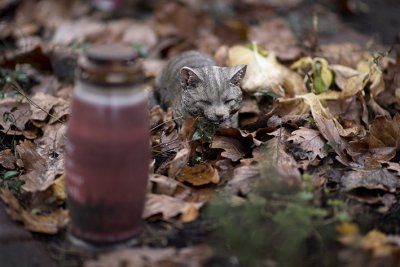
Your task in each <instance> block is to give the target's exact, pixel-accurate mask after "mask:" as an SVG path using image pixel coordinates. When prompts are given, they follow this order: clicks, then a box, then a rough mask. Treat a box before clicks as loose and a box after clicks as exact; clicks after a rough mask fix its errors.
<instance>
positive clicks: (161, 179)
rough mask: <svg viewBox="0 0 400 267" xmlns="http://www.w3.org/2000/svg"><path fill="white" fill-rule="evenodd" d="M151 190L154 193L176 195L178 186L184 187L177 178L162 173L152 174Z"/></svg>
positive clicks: (150, 179)
mask: <svg viewBox="0 0 400 267" xmlns="http://www.w3.org/2000/svg"><path fill="white" fill-rule="evenodd" d="M149 181H150V182H151V190H150V191H151V192H152V193H154V194H163V195H168V196H172V195H174V193H175V191H176V189H177V187H178V186H181V187H184V186H183V185H182V184H181V183H179V182H177V181H176V180H175V179H172V178H169V177H167V176H164V175H160V174H150V178H149Z"/></svg>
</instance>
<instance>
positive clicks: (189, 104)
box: [154, 51, 246, 127]
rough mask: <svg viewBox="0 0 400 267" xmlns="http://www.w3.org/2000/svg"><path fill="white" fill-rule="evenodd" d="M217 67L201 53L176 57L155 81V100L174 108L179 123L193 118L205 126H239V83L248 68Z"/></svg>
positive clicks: (243, 66)
mask: <svg viewBox="0 0 400 267" xmlns="http://www.w3.org/2000/svg"><path fill="white" fill-rule="evenodd" d="M215 65H216V63H215V61H214V60H213V59H212V58H211V57H210V56H208V55H207V54H204V53H201V52H197V51H188V52H184V53H182V54H179V55H177V56H176V57H174V58H172V59H171V60H170V61H169V62H168V64H167V65H166V67H165V68H164V69H163V70H162V72H161V74H160V75H159V76H158V77H157V78H156V84H155V89H154V97H155V99H156V100H157V101H158V103H159V104H160V105H161V107H163V108H164V109H166V108H168V107H172V109H173V111H174V117H175V118H176V119H177V121H178V123H181V122H182V121H183V120H184V118H185V117H187V116H192V117H198V118H199V122H200V123H203V124H214V125H218V126H220V127H237V126H238V111H239V108H240V104H241V101H242V92H241V89H240V87H239V84H240V81H241V80H242V79H243V77H244V74H245V72H246V66H245V65H240V66H236V67H218V66H215Z"/></svg>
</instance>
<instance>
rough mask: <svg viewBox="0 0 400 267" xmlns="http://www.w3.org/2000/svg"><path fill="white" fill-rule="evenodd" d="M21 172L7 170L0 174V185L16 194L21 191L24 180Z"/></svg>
mask: <svg viewBox="0 0 400 267" xmlns="http://www.w3.org/2000/svg"><path fill="white" fill-rule="evenodd" d="M20 174H21V173H20V172H19V171H15V170H12V171H6V172H4V173H3V174H2V175H1V176H0V187H3V188H6V189H9V190H11V191H13V192H14V193H16V194H20V193H21V186H22V185H23V183H24V182H23V181H22V180H20V179H19V178H18V177H19V175H20Z"/></svg>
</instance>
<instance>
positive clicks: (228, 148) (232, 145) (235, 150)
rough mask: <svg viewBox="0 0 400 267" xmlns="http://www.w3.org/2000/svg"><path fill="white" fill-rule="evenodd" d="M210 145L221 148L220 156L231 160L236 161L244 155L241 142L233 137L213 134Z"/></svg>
mask: <svg viewBox="0 0 400 267" xmlns="http://www.w3.org/2000/svg"><path fill="white" fill-rule="evenodd" d="M210 147H211V148H220V149H223V150H224V151H223V152H222V153H221V156H222V157H224V158H228V159H231V160H232V161H238V160H240V159H241V158H243V157H244V156H245V152H244V151H243V150H244V149H243V145H242V143H241V142H240V141H239V140H238V139H235V138H231V137H226V136H215V137H214V138H213V140H212V143H211V146H210Z"/></svg>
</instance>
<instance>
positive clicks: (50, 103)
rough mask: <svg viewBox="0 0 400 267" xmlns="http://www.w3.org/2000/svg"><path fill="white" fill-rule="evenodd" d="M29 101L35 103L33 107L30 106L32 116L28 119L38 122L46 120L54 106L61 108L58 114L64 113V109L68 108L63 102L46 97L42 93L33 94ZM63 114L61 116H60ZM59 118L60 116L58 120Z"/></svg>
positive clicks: (52, 97) (55, 98)
mask: <svg viewBox="0 0 400 267" xmlns="http://www.w3.org/2000/svg"><path fill="white" fill-rule="evenodd" d="M31 101H32V102H33V103H35V105H31V111H32V115H31V117H30V119H31V120H38V121H44V120H46V118H47V116H48V114H49V113H50V111H51V110H52V109H53V107H55V106H61V110H60V111H59V112H62V111H63V110H64V112H65V108H66V107H68V106H69V104H68V103H67V102H66V101H65V100H63V99H60V98H57V97H54V96H51V95H46V94H44V93H37V94H35V95H34V96H32V98H31ZM39 107H40V108H39ZM65 114H67V113H65ZM65 114H62V116H63V115H65ZM59 115H60V114H59ZM60 117H61V116H59V118H60Z"/></svg>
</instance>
